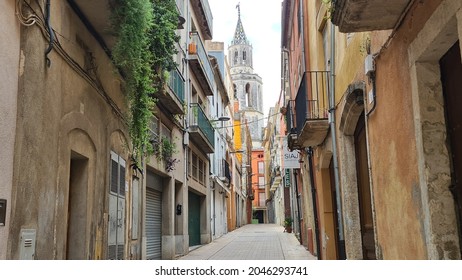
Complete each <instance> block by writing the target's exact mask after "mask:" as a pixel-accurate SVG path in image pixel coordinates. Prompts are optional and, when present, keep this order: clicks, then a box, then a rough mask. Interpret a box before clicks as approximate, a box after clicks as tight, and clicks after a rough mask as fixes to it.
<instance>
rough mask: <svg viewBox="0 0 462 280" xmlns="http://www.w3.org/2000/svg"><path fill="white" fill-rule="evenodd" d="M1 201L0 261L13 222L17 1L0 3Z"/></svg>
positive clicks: (18, 34)
mask: <svg viewBox="0 0 462 280" xmlns="http://www.w3.org/2000/svg"><path fill="white" fill-rule="evenodd" d="M0 11H1V12H0V13H1V16H0V38H2V40H0V50H1V52H2V55H0V64H1V65H2V66H3V67H2V68H1V69H0V77H2V81H1V82H0V127H1V129H0V143H2V148H1V149H0V158H1V159H2V160H1V161H0V199H6V201H7V206H6V210H7V212H6V221H5V222H6V223H5V225H3V226H0V260H1V259H5V258H6V252H7V239H8V230H9V224H10V221H11V218H10V213H11V189H12V185H13V181H12V180H13V158H14V154H13V152H14V140H15V130H16V119H17V115H16V113H17V111H16V109H17V94H18V75H19V60H20V54H19V40H20V37H19V36H20V32H19V22H18V21H17V18H16V14H15V1H1V3H0Z"/></svg>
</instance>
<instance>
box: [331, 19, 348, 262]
mask: <svg viewBox="0 0 462 280" xmlns="http://www.w3.org/2000/svg"><path fill="white" fill-rule="evenodd" d="M330 61H331V69H330V73H331V79H330V85H331V86H330V109H329V120H330V131H331V133H332V157H333V164H334V181H335V194H336V195H335V200H336V203H337V220H338V256H339V259H341V260H344V259H346V252H345V238H344V234H343V215H342V201H341V195H340V184H339V174H338V159H337V132H336V126H335V26H334V25H333V24H332V23H331V59H330Z"/></svg>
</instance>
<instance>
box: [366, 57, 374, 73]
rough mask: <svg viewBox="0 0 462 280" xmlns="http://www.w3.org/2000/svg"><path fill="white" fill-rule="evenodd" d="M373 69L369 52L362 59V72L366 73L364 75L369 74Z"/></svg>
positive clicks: (372, 60) (372, 61)
mask: <svg viewBox="0 0 462 280" xmlns="http://www.w3.org/2000/svg"><path fill="white" fill-rule="evenodd" d="M374 71H375V69H374V59H373V58H372V54H369V55H367V56H366V59H365V60H364V74H366V76H369V75H370V74H371V73H373V72H374Z"/></svg>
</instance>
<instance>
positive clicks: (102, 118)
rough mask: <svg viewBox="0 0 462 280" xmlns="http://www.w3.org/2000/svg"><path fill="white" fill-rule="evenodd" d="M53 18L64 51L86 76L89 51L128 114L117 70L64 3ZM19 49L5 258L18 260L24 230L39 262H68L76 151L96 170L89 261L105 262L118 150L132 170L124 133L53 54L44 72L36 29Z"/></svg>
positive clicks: (27, 31) (24, 30)
mask: <svg viewBox="0 0 462 280" xmlns="http://www.w3.org/2000/svg"><path fill="white" fill-rule="evenodd" d="M51 15H52V17H51V24H52V27H53V28H54V29H55V30H56V31H57V32H58V33H59V34H60V37H59V40H60V42H61V44H62V46H63V49H64V50H65V51H66V52H67V53H68V54H69V55H70V56H71V57H72V58H73V59H74V60H75V61H76V62H77V63H79V64H80V66H81V67H82V68H83V69H85V68H86V66H87V67H88V65H85V55H88V53H86V49H87V48H88V50H89V51H91V53H92V55H93V57H94V61H95V64H96V65H97V70H96V75H97V77H98V78H99V79H100V81H101V88H102V89H103V90H104V91H105V92H106V94H108V97H109V98H111V99H112V100H113V101H114V103H115V104H117V106H118V107H119V108H123V107H124V103H123V96H122V94H121V91H120V82H119V78H118V77H117V76H116V75H115V74H114V73H115V71H114V69H113V68H112V63H111V62H110V60H109V58H108V56H107V55H106V54H105V53H104V52H103V50H102V48H101V47H100V46H99V44H98V43H97V42H96V40H95V39H94V37H93V36H92V35H91V34H89V33H88V31H87V29H86V28H85V27H84V25H83V24H82V22H81V21H80V20H79V19H78V18H77V16H76V15H75V14H74V13H73V12H72V10H71V9H70V8H69V7H68V4H67V2H65V1H59V2H53V5H52V12H51ZM78 38H79V39H78ZM20 47H21V53H22V55H23V58H24V59H23V63H24V64H23V68H21V73H22V75H21V76H20V80H19V93H18V100H19V103H18V118H19V119H18V127H17V135H16V146H15V150H14V153H15V162H14V175H13V187H14V192H13V199H12V203H11V206H12V207H13V208H14V209H15V211H14V214H13V215H12V217H11V220H12V223H11V228H10V231H9V244H8V251H7V258H10V259H17V258H19V233H20V230H21V229H24V228H25V229H36V230H37V236H36V237H37V241H36V255H35V258H36V259H63V258H66V242H67V211H68V208H67V207H68V203H69V201H68V195H69V187H68V186H69V177H70V175H69V169H70V159H71V157H72V155H73V154H72V151H74V152H77V153H79V154H80V155H81V156H84V157H86V158H88V161H89V164H90V167H93V166H94V167H95V168H94V170H93V171H91V170H90V169H91V168H89V170H90V171H89V172H88V173H87V175H88V177H89V179H88V189H87V190H86V192H87V193H86V196H87V198H88V200H87V202H86V206H87V209H88V210H87V224H86V226H87V229H86V230H85V235H86V236H85V239H86V241H85V242H86V244H87V246H88V247H87V256H86V257H88V258H91V259H93V258H102V257H104V252H105V248H106V247H107V239H106V234H107V227H106V224H105V223H106V219H107V216H106V215H107V213H106V212H107V210H106V207H107V193H108V187H107V186H108V178H109V173H108V172H109V155H110V154H109V153H110V151H111V150H113V151H115V152H116V153H118V154H119V155H120V156H121V157H123V158H124V159H125V160H127V162H128V158H129V157H128V144H127V143H128V141H127V136H126V128H125V126H124V124H123V121H122V120H121V119H120V118H119V117H118V116H117V114H115V113H114V110H112V109H111V108H110V106H109V105H108V103H107V101H106V100H105V98H103V97H102V96H101V95H100V94H99V93H98V92H97V91H96V90H95V89H94V88H93V87H92V86H90V84H89V83H88V82H87V81H86V80H84V79H83V78H82V76H81V75H79V74H77V72H76V71H75V70H73V69H72V68H71V67H70V66H69V64H68V63H67V62H66V61H64V60H63V58H62V56H60V55H58V54H57V53H56V51H52V52H51V54H50V55H49V58H50V59H51V66H50V67H49V68H48V67H47V66H46V64H45V57H44V51H45V47H46V40H45V39H44V37H43V35H42V33H41V32H40V29H39V28H38V26H37V25H32V26H30V27H24V26H22V27H21V45H20ZM87 71H89V70H87ZM127 169H128V168H127ZM127 174H128V173H127ZM126 180H128V177H127V178H126ZM83 191H84V192H85V190H83ZM127 217H128V216H127Z"/></svg>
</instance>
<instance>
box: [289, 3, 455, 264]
mask: <svg viewBox="0 0 462 280" xmlns="http://www.w3.org/2000/svg"><path fill="white" fill-rule="evenodd" d="M361 5H363V6H361ZM385 7H386V10H387V17H383V16H382V14H381V13H382V11H383V10H384V9H385ZM350 11H355V12H353V13H350ZM460 13H461V3H460V1H451V0H445V1H441V0H435V1H427V2H425V3H423V2H419V1H400V2H396V3H393V5H391V4H390V3H389V2H388V1H380V0H377V1H368V2H367V3H357V2H355V1H348V0H345V1H335V2H334V1H332V2H327V3H326V2H325V1H289V0H288V1H284V3H283V13H282V14H283V18H282V27H283V28H282V30H283V31H282V32H283V35H282V47H283V49H282V55H283V57H284V56H285V57H286V58H287V63H284V62H283V73H285V71H287V72H288V75H287V80H288V81H289V84H288V85H285V86H284V87H283V90H284V91H285V93H284V95H285V96H286V98H287V99H288V101H287V99H286V100H285V102H284V104H285V106H284V111H285V114H286V120H287V126H288V127H287V130H286V133H287V142H288V146H289V149H290V150H297V151H299V152H300V156H301V162H300V168H299V171H298V172H297V174H296V175H295V176H296V180H297V182H298V184H299V186H301V187H300V188H299V192H298V193H297V194H296V195H297V196H298V197H299V198H300V200H301V201H300V203H299V205H300V206H301V208H300V209H301V217H300V219H299V220H300V236H301V238H300V241H301V242H302V243H303V244H304V245H305V246H307V247H308V249H309V250H310V251H311V252H312V253H313V254H315V255H317V256H318V258H320V259H344V258H347V259H460V258H461V253H460V248H461V247H460V224H461V222H460V209H461V208H460V197H461V196H460V188H459V186H458V179H457V178H458V166H459V164H458V158H459V157H458V152H457V151H458V149H459V148H458V144H457V143H459V142H458V138H457V137H458V136H457V135H458V133H457V131H458V129H457V123H458V122H459V117H458V115H457V114H454V112H455V111H454V107H453V106H454V105H455V104H458V103H457V98H456V97H455V96H457V94H456V93H455V92H456V91H457V90H455V89H456V88H457V82H456V81H457V80H460V79H458V78H456V77H459V76H458V73H459V69H460V65H461V63H460V61H461V59H460V53H461V52H460V48H459V37H460V35H459V34H460V33H461V32H460V30H461V24H460V20H459V19H460ZM284 69H286V70H284ZM282 78H283V79H284V80H286V75H284V74H283V76H282ZM455 106H457V105H455ZM409 236H412V238H409Z"/></svg>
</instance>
